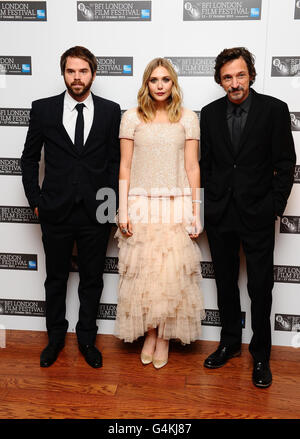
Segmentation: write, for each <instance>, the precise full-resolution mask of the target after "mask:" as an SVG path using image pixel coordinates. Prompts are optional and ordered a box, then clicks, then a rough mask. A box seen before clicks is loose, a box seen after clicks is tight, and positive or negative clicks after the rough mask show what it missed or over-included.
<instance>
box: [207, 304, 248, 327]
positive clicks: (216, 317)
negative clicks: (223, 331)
mask: <svg viewBox="0 0 300 439" xmlns="http://www.w3.org/2000/svg"><path fill="white" fill-rule="evenodd" d="M241 321H242V328H243V329H245V327H246V312H245V311H242V312H241ZM202 325H203V326H219V327H220V326H222V325H221V320H220V312H219V310H217V309H206V310H205V319H204V320H202Z"/></svg>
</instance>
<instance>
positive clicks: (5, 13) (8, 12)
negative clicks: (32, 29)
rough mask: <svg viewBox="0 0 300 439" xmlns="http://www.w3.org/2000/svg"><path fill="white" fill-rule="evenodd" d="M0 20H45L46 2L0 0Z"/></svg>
mask: <svg viewBox="0 0 300 439" xmlns="http://www.w3.org/2000/svg"><path fill="white" fill-rule="evenodd" d="M0 21H30V22H32V21H47V2H24V1H10V2H3V1H0Z"/></svg>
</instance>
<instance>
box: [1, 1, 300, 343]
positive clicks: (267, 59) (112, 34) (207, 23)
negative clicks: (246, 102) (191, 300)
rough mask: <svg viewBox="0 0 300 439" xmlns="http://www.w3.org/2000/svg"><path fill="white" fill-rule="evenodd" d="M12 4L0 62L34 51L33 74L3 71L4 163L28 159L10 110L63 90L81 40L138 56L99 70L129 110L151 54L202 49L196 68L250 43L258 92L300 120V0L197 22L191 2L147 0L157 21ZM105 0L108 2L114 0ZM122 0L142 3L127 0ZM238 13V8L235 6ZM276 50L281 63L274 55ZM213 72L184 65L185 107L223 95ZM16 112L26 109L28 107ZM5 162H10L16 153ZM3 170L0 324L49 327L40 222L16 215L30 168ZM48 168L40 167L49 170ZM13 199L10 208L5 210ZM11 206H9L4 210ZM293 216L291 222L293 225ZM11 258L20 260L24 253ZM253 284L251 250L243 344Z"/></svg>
mask: <svg viewBox="0 0 300 439" xmlns="http://www.w3.org/2000/svg"><path fill="white" fill-rule="evenodd" d="M13 3H16V4H18V5H19V4H21V3H22V2H0V10H1V11H2V17H3V18H2V20H1V16H0V32H1V39H0V64H5V63H9V62H10V63H11V65H10V67H7V66H6V67H5V66H4V70H5V68H11V69H14V68H15V66H14V65H13V64H16V62H17V61H16V60H14V61H12V60H11V61H9V60H8V58H13V57H18V56H19V57H31V74H29V75H27V74H26V71H25V74H10V73H9V72H8V71H6V73H7V74H3V69H2V74H0V95H1V103H0V107H1V108H0V139H1V144H0V163H4V162H5V160H4V159H5V158H6V159H7V158H20V156H21V154H22V150H23V145H24V139H25V136H26V131H27V127H26V126H18V124H20V123H19V121H18V119H17V118H16V119H10V120H11V123H9V124H8V125H9V126H8V125H7V120H8V119H7V118H6V116H7V115H10V114H12V113H13V111H12V110H13V109H19V110H20V109H27V114H28V110H29V109H30V107H31V102H32V101H33V100H35V99H39V98H42V97H46V96H51V95H55V94H59V93H61V92H62V91H63V90H64V83H63V78H62V76H61V74H60V69H59V59H60V56H61V54H62V53H63V52H64V51H65V50H66V49H68V48H69V47H71V46H74V45H83V46H86V47H87V48H89V49H90V50H91V51H92V52H93V53H94V54H95V55H96V56H97V57H132V58H133V65H131V69H132V70H133V73H132V75H131V74H123V75H121V76H116V75H112V74H111V73H110V74H109V75H108V76H105V75H98V76H97V78H96V80H95V82H94V85H93V92H94V93H95V94H99V95H101V96H103V97H105V98H108V99H110V100H113V101H116V102H118V103H119V104H120V106H121V108H122V109H123V110H126V109H128V108H131V107H133V106H135V105H136V95H137V91H138V89H139V86H140V84H141V78H142V73H143V71H144V68H145V66H146V64H147V63H148V62H149V61H150V60H151V59H152V58H154V57H157V56H162V57H168V58H171V59H173V58H177V57H182V58H186V57H193V58H192V61H191V65H192V66H195V65H196V64H197V59H198V58H199V57H215V56H216V55H217V54H218V53H219V52H220V51H221V50H222V49H223V48H225V47H233V46H245V47H247V48H248V49H249V50H250V51H251V52H252V53H254V54H255V56H256V69H257V73H258V75H257V80H256V82H255V84H254V88H255V90H257V91H258V92H261V93H265V94H270V95H273V96H276V97H278V98H280V99H282V100H284V101H285V102H287V104H288V105H289V108H290V112H293V114H296V117H297V118H298V119H300V99H299V96H300V46H299V41H300V20H299V19H298V17H300V4H299V2H296V1H295V0H284V1H283V0H262V1H260V0H253V1H251V0H243V1H231V2H216V1H215V2H205V3H206V4H207V6H206V7H207V8H210V9H214V8H217V9H218V8H219V9H218V10H217V12H216V11H215V12H216V13H221V12H220V8H221V9H222V7H223V8H224V9H225V10H226V11H227V12H228V10H229V9H230V8H232V7H234V8H241V7H242V6H243V5H244V6H245V5H246V6H249V5H250V6H254V7H257V6H258V7H259V17H256V18H255V15H256V14H257V11H258V10H257V8H256V9H255V10H254V13H253V17H252V18H251V17H249V19H246V20H244V19H234V18H233V19H230V17H228V16H227V19H223V20H220V19H218V18H217V19H216V17H215V19H214V20H199V19H191V20H188V21H186V20H183V14H184V4H186V3H187V2H186V1H183V0H152V2H144V3H148V4H149V3H150V4H151V6H150V7H151V19H150V20H149V19H144V20H140V21H133V20H127V21H115V22H114V21H93V20H92V19H90V20H88V21H78V17H79V16H80V14H79V12H78V4H79V3H80V2H77V1H74V0H64V1H61V0H48V1H47V2H42V3H43V4H46V18H47V19H46V20H43V19H39V20H38V19H36V20H32V21H28V20H27V21H26V19H25V18H24V17H25V15H23V19H22V20H16V19H15V20H14V21H8V20H7V17H8V16H9V15H8V14H9V12H8V11H16V9H13V6H11V5H12V4H13ZM23 3H24V4H28V3H29V2H23ZM30 3H33V2H30ZM37 3H38V4H39V3H41V2H37ZM81 3H83V4H85V5H86V7H89V4H90V7H91V9H92V8H93V7H94V6H93V5H94V4H93V2H81ZM94 3H98V4H100V3H103V2H94ZM104 3H106V7H107V4H108V3H109V2H104ZM111 3H114V4H116V3H119V2H111ZM123 3H124V4H127V5H128V4H134V2H132V1H126V0H124V1H123ZM190 3H191V6H192V7H194V9H195V8H196V12H197V10H198V11H199V10H201V6H202V5H201V4H203V1H202V2H201V1H200V0H199V1H197V0H195V1H191V2H190ZM222 4H223V5H222ZM38 7H40V6H38ZM41 7H42V8H43V7H44V6H41ZM147 7H148V6H147ZM1 8H2V9H1ZM197 8H198V9H197ZM188 9H191V8H188ZM3 11H4V12H3ZM226 11H225V12H226ZM10 13H12V12H10ZM77 13H78V14H79V15H77ZM234 13H236V14H237V13H239V12H238V11H237V9H235V11H234ZM147 14H149V12H148V9H147V10H146V16H147ZM185 14H187V11H186V12H185ZM42 16H43V13H42ZM186 16H187V15H186ZM27 17H28V15H27ZM80 17H81V18H82V16H80ZM194 18H195V17H194ZM196 18H197V17H196ZM198 18H199V17H198ZM39 21H40V22H39ZM274 58H276V59H277V61H275V62H274ZM284 58H286V59H285V60H284ZM278 59H279V61H280V62H279V61H278ZM22 62H23V61H22ZM26 62H27V61H25V63H26ZM128 62H130V60H129V61H128ZM23 63H24V62H23ZM291 63H293V65H294V70H293V71H292V73H290V72H289V71H287V70H286V69H288V68H289V67H290V65H291ZM182 65H183V64H182ZM297 65H298V68H297ZM272 66H273V67H272ZM276 66H277V67H278V68H277V69H276ZM282 66H283V67H282ZM286 66H287V67H286ZM281 67H282V68H281ZM182 68H183V67H182ZM27 69H28V67H27ZM25 70H26V66H25ZM189 72H191V70H188V69H187V70H186V72H185V73H186V74H187V75H189V74H190V73H189ZM181 73H182V72H181ZM271 73H272V75H271ZM277 73H278V76H276V75H277ZM205 75H206V74H205V73H204V76H203V75H202V74H201V73H200V74H198V76H182V75H181V74H180V72H179V81H180V85H181V87H182V90H183V95H184V105H185V106H186V107H188V108H190V109H192V110H195V111H198V112H200V110H201V108H202V107H203V106H204V105H206V104H207V103H209V102H210V101H212V100H214V99H217V98H219V97H221V96H222V95H223V92H222V89H221V88H220V86H218V85H217V84H215V83H214V80H213V77H212V76H211V73H209V74H208V75H207V76H205ZM3 109H4V110H3ZM9 109H11V111H9ZM17 114H20V111H18V113H17ZM1 115H2V119H1ZM3 115H4V116H3ZM27 123H28V117H27ZM25 125H26V123H25ZM299 125H300V122H299ZM216 129H218V128H217V127H216ZM293 135H294V139H295V144H296V152H297V153H298V152H299V148H300V130H298V132H297V131H296V130H295V131H294V132H293ZM3 160H4V161H3ZM5 163H6V164H7V161H6V162H5ZM1 169H2V171H1V170H0V206H2V214H1V215H2V217H1V222H0V285H1V292H0V325H3V326H5V327H6V328H9V329H27V330H45V318H44V317H43V316H41V315H42V314H43V306H44V286H43V283H44V279H45V268H44V252H43V247H42V242H41V232H40V226H39V225H38V224H34V223H32V220H28V221H27V220H26V219H24V218H25V216H24V209H23V210H22V209H19V216H18V217H17V219H16V217H15V219H14V222H13V220H12V218H14V210H13V209H12V208H11V207H12V206H14V207H22V206H23V207H25V206H27V200H26V198H25V195H24V192H23V187H22V182H21V176H20V175H11V174H10V171H7V168H5V166H4V167H2V168H1ZM3 169H4V170H3ZM2 174H3V175H2ZM42 175H43V170H42V167H41V178H42ZM298 182H299V177H298V180H296V179H295V184H294V187H293V190H292V194H291V197H290V199H289V203H288V206H287V209H286V212H285V214H286V221H285V223H282V224H281V228H282V230H281V232H282V233H281V232H280V221H277V225H276V248H275V265H276V267H275V271H274V275H275V286H274V295H273V297H274V299H273V309H272V316H271V320H272V330H273V344H275V345H287V346H290V345H291V343H293V340H295V335H296V331H299V329H300V291H299V282H300V267H299V265H300V264H299V262H300V261H299V259H300V258H299V250H300V236H299V232H300V227H299V215H300V207H299V201H300V185H299V184H297V183H298ZM5 207H7V208H8V209H6V210H5ZM5 212H9V214H7V215H6V216H5ZM20 212H21V213H20ZM289 224H292V226H290V227H288V225H289ZM198 243H199V246H200V248H201V250H202V254H203V262H204V263H205V262H210V261H211V256H210V252H209V249H208V245H207V240H206V236H205V234H203V235H202V236H201V237H200V238H199V240H198ZM8 254H12V255H20V254H21V255H37V269H35V265H34V264H33V269H28V266H27V268H26V267H25V268H26V269H24V270H20V269H16V268H17V267H16V265H14V264H12V265H11V266H8V265H7V260H8ZM117 255H118V251H117V245H116V242H115V241H114V240H113V234H112V236H111V240H110V243H109V248H108V253H107V256H108V258H112V259H108V269H107V271H108V272H107V273H106V274H105V275H104V283H105V287H104V290H103V294H102V299H101V303H103V304H107V306H106V307H105V306H104V307H103V310H104V312H105V311H106V312H109V311H111V314H112V316H111V317H110V319H107V318H101V319H99V321H98V323H99V333H106V334H111V333H113V330H114V320H113V314H114V312H115V304H116V303H117V288H118V274H116V272H115V271H116V270H115V267H114V269H113V270H111V265H114V264H115V263H116V258H117ZM10 257H11V259H14V260H15V261H16V258H17V257H16V256H10ZM1 258H2V259H1ZM29 259H30V257H29ZM31 259H32V258H31ZM203 267H204V272H203V275H204V279H203V294H204V299H205V307H206V309H207V310H209V311H208V318H207V322H206V324H205V325H204V326H203V335H202V338H203V339H204V340H218V339H219V331H220V327H219V326H217V325H218V313H217V302H216V288H215V281H214V279H211V278H209V277H210V276H209V274H208V271H209V272H210V270H209V267H210V268H211V264H209V263H208V264H203ZM207 267H208V271H207ZM109 271H113V272H109ZM246 283H247V278H246V272H245V264H244V259H243V257H242V264H241V275H240V288H241V302H242V310H243V311H244V312H245V313H246V319H245V329H244V330H243V342H244V343H248V342H249V341H250V338H251V325H250V302H249V298H248V294H247V287H246ZM77 285H78V273H76V272H71V273H70V279H69V285H68V297H67V318H68V320H69V325H70V326H69V330H70V331H74V328H75V325H76V322H77V315H78V297H77V292H76V291H77ZM40 307H41V308H40ZM293 337H294V338H293Z"/></svg>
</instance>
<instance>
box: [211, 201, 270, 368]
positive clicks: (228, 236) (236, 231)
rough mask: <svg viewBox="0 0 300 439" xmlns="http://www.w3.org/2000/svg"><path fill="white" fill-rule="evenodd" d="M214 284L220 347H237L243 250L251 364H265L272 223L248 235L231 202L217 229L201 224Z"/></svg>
mask: <svg viewBox="0 0 300 439" xmlns="http://www.w3.org/2000/svg"><path fill="white" fill-rule="evenodd" d="M205 228H206V232H207V237H208V242H209V246H210V251H211V256H212V262H213V267H214V271H215V278H216V284H217V295H218V308H219V312H220V319H221V325H222V330H221V345H227V346H232V347H238V346H239V345H240V343H241V338H242V320H241V305H240V292H239V287H238V276H239V263H240V257H239V251H240V246H241V245H242V248H243V250H244V254H245V258H246V267H247V277H248V283H247V287H248V294H249V297H250V299H251V325H252V331H253V336H252V339H251V342H250V345H249V351H250V352H251V354H252V356H253V358H254V360H255V361H269V357H270V351H271V325H270V314H271V307H272V289H273V285H274V274H273V252H274V234H275V221H274V224H271V225H270V226H268V227H267V228H265V229H263V230H257V231H251V230H249V229H248V228H247V227H246V226H245V225H244V224H243V222H242V221H241V219H240V217H239V214H238V212H237V209H236V207H235V204H234V201H231V203H230V205H229V208H228V210H227V212H226V214H225V217H224V218H223V220H222V222H221V223H220V224H218V225H212V226H210V225H209V224H207V223H206V224H205Z"/></svg>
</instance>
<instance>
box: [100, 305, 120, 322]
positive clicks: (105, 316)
mask: <svg viewBox="0 0 300 439" xmlns="http://www.w3.org/2000/svg"><path fill="white" fill-rule="evenodd" d="M116 316H117V304H116V303H100V304H99V308H98V313H97V319H100V320H116Z"/></svg>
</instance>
